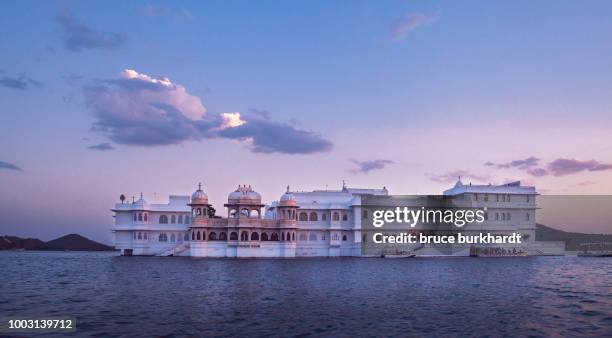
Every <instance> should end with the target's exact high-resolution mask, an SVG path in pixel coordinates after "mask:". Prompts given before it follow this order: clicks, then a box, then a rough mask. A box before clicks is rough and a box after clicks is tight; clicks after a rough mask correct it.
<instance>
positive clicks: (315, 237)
mask: <svg viewBox="0 0 612 338" xmlns="http://www.w3.org/2000/svg"><path fill="white" fill-rule="evenodd" d="M308 240H309V241H316V240H317V235H315V234H310V236H309V237H308Z"/></svg>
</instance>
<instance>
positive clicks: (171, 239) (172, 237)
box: [170, 234, 176, 242]
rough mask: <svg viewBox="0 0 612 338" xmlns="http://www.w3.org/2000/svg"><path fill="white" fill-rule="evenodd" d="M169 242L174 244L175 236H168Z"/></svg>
mask: <svg viewBox="0 0 612 338" xmlns="http://www.w3.org/2000/svg"><path fill="white" fill-rule="evenodd" d="M170 242H176V236H174V234H172V235H171V236H170Z"/></svg>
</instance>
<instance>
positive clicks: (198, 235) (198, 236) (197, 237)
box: [196, 231, 202, 241]
mask: <svg viewBox="0 0 612 338" xmlns="http://www.w3.org/2000/svg"><path fill="white" fill-rule="evenodd" d="M201 238H202V237H200V232H199V231H198V234H197V235H196V239H197V240H198V241H199V240H200V239H201Z"/></svg>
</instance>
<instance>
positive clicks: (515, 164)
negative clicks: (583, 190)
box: [485, 156, 612, 177]
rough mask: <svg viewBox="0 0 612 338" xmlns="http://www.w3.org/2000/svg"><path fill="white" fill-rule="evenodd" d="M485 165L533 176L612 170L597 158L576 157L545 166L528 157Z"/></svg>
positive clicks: (611, 167)
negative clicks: (523, 172) (515, 170)
mask: <svg viewBox="0 0 612 338" xmlns="http://www.w3.org/2000/svg"><path fill="white" fill-rule="evenodd" d="M485 166H488V167H493V168H496V169H518V170H523V171H525V172H526V173H528V174H529V175H531V176H534V177H543V176H547V175H552V176H565V175H572V174H577V173H580V172H583V171H604V170H612V164H606V163H601V162H599V161H596V160H588V161H580V160H576V159H567V158H558V159H555V160H553V161H552V162H549V163H547V164H546V165H545V166H543V167H542V166H540V159H538V158H536V157H533V156H531V157H528V158H526V159H524V160H514V161H511V162H507V163H501V164H496V163H493V162H486V163H485Z"/></svg>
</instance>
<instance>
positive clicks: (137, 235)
mask: <svg viewBox="0 0 612 338" xmlns="http://www.w3.org/2000/svg"><path fill="white" fill-rule="evenodd" d="M134 239H135V240H139V241H140V240H146V239H147V233H146V232H135V233H134Z"/></svg>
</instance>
